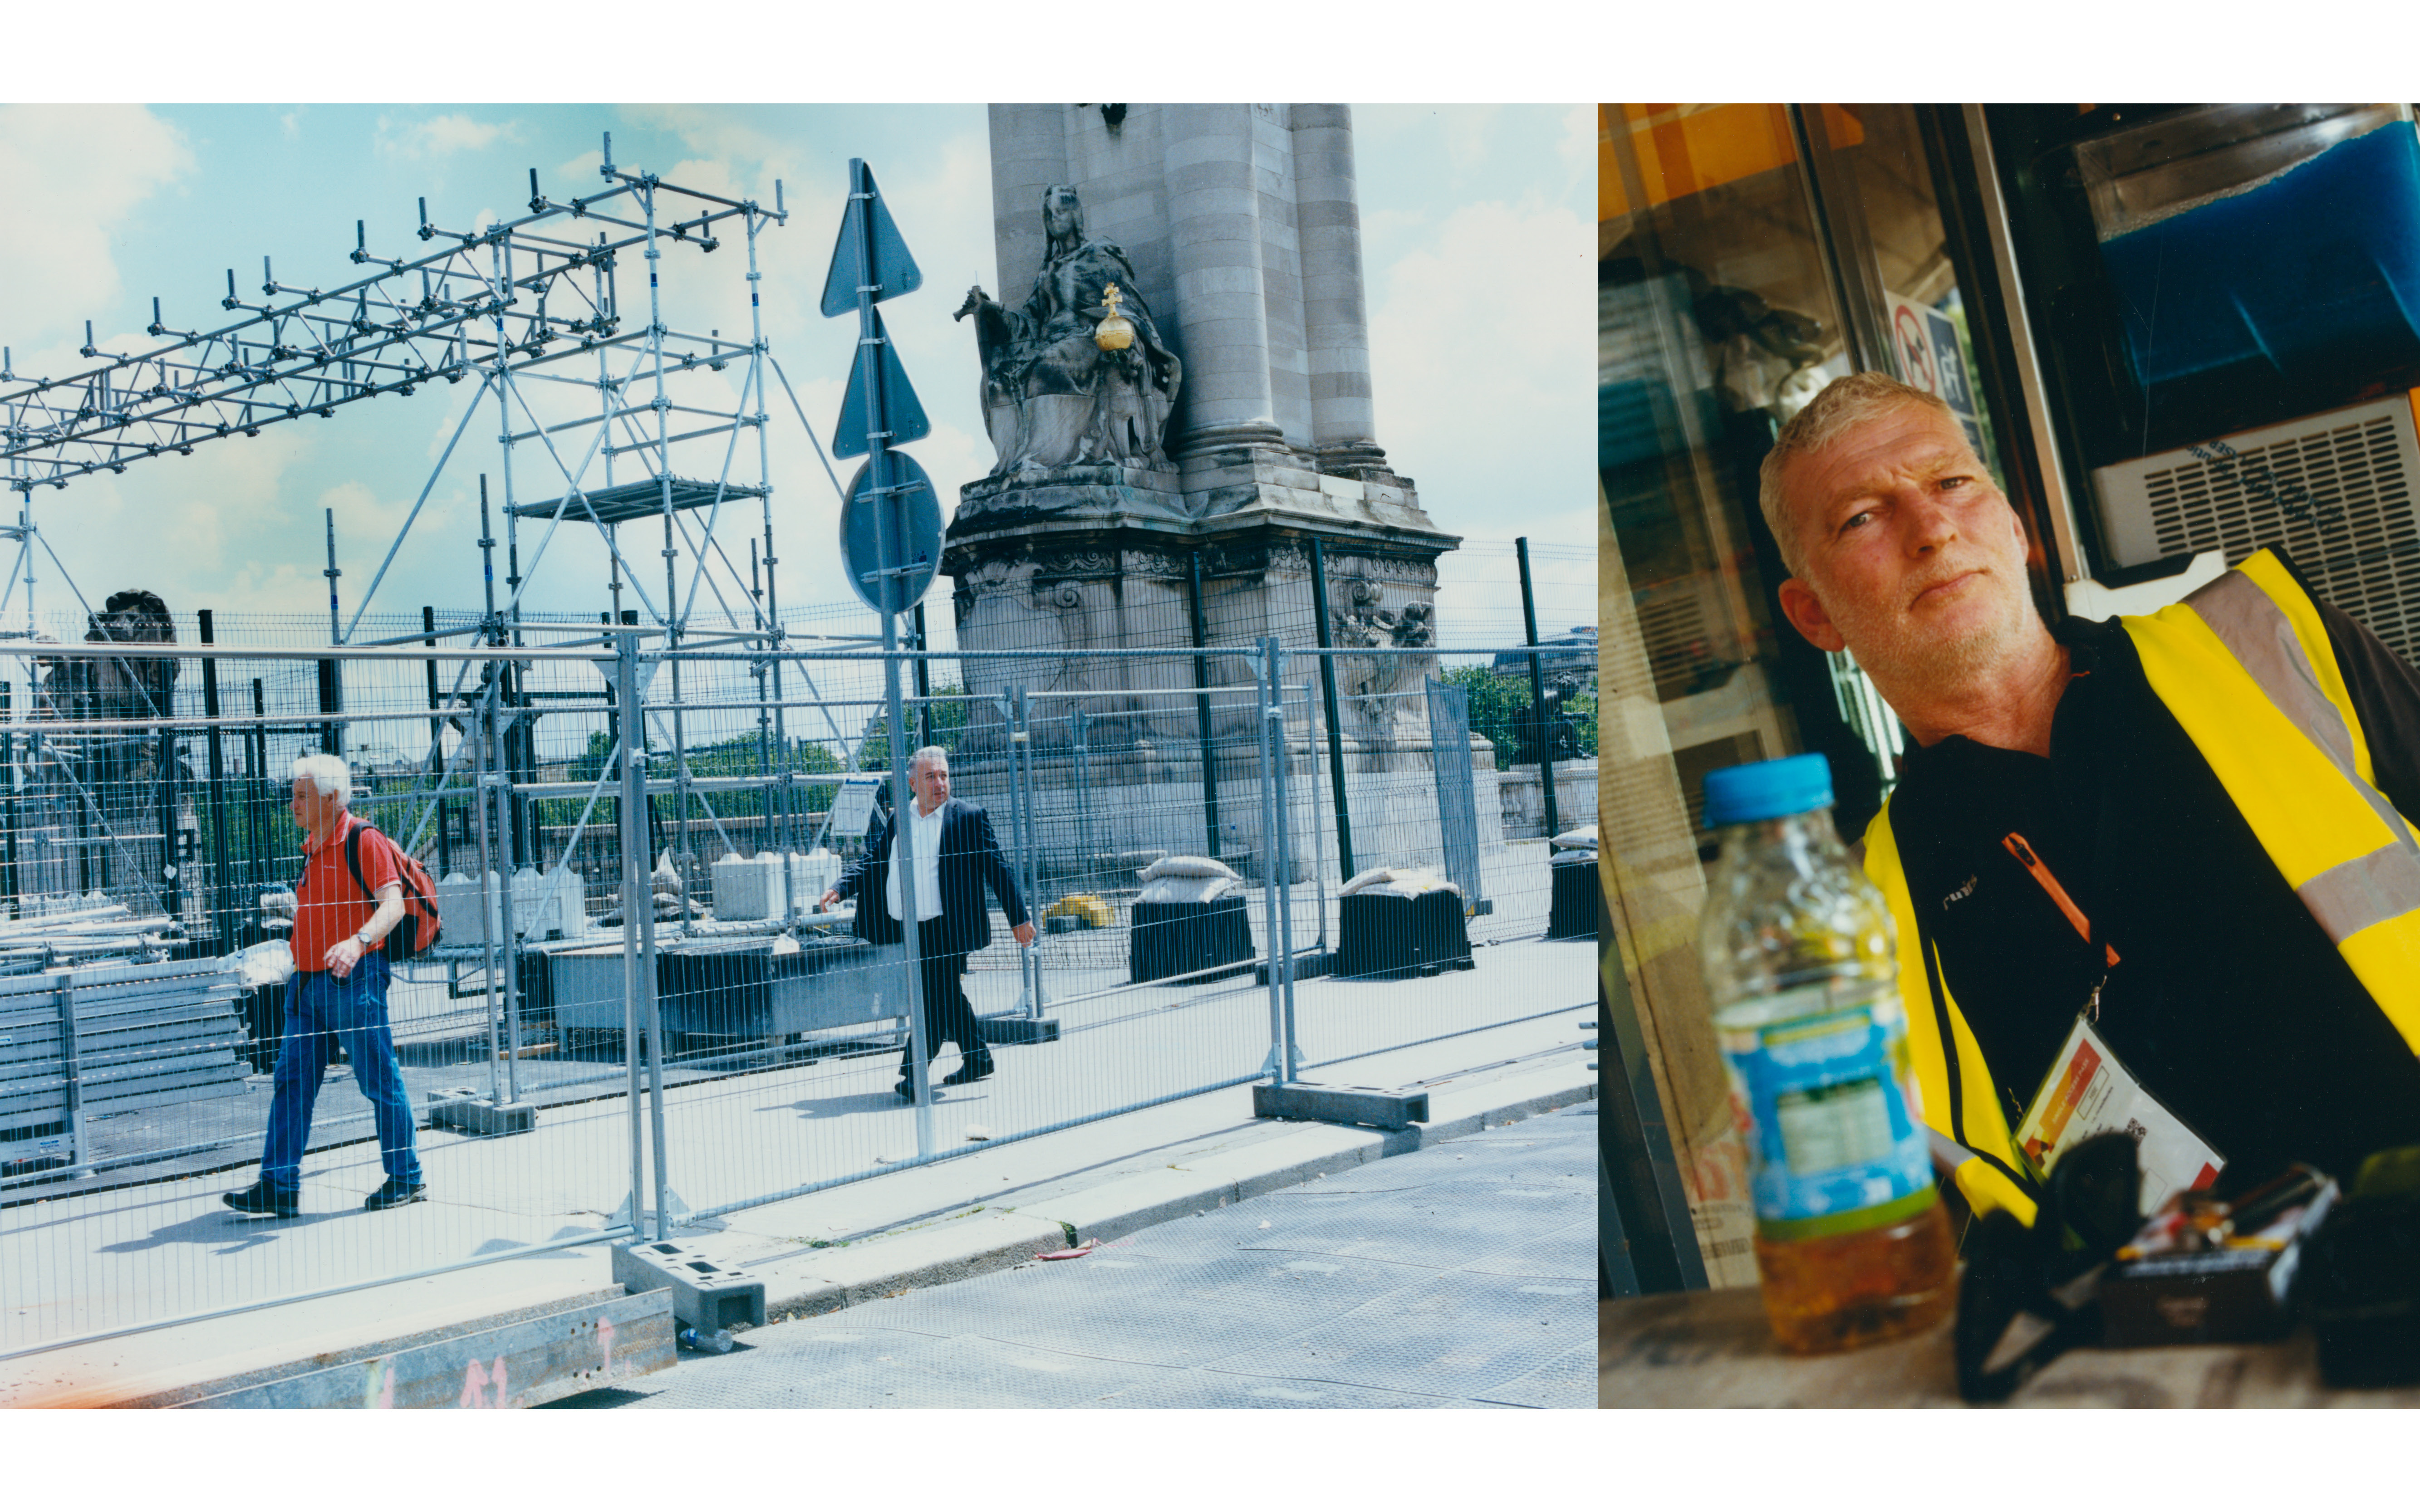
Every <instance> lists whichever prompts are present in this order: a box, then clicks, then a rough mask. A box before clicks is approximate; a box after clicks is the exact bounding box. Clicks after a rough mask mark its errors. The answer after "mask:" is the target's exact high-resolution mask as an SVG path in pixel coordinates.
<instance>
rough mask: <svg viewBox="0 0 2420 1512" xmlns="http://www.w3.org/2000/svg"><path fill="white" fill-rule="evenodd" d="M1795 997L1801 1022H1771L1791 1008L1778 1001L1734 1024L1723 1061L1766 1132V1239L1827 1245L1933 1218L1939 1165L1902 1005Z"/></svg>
mask: <svg viewBox="0 0 2420 1512" xmlns="http://www.w3.org/2000/svg"><path fill="white" fill-rule="evenodd" d="M1788 996H1789V998H1790V999H1792V1000H1793V1001H1792V1002H1791V1004H1790V1007H1792V1008H1795V1009H1798V1010H1800V1011H1797V1012H1794V1013H1793V1012H1791V1011H1782V1012H1779V1013H1771V1012H1770V1010H1772V1009H1775V1008H1780V1007H1781V1006H1782V1001H1781V1000H1780V999H1768V1000H1766V1002H1765V1003H1764V1004H1762V1005H1759V1004H1754V1003H1749V1004H1742V1005H1740V1010H1741V1011H1733V1012H1729V1013H1726V1014H1725V1015H1724V1017H1725V1018H1726V1019H1728V1020H1730V1022H1731V1024H1732V1027H1729V1028H1727V1029H1726V1030H1725V1032H1724V1033H1723V1036H1722V1041H1723V1054H1724V1057H1725V1058H1726V1059H1728V1060H1729V1061H1730V1068H1731V1072H1732V1074H1733V1075H1734V1076H1735V1077H1737V1078H1738V1082H1737V1085H1738V1088H1739V1091H1740V1095H1741V1096H1742V1097H1743V1098H1744V1099H1745V1101H1746V1103H1747V1109H1748V1116H1749V1119H1751V1121H1752V1122H1753V1124H1754V1134H1753V1138H1754V1141H1755V1143H1754V1147H1753V1148H1754V1149H1755V1153H1756V1157H1757V1159H1756V1167H1757V1169H1756V1177H1755V1180H1754V1182H1753V1183H1752V1187H1753V1192H1754V1196H1755V1200H1756V1216H1757V1227H1758V1229H1759V1231H1760V1232H1761V1233H1762V1234H1763V1235H1764V1237H1766V1238H1768V1239H1785V1240H1787V1239H1815V1238H1821V1237H1823V1236H1824V1235H1827V1234H1844V1233H1853V1232H1854V1231H1856V1230H1858V1229H1862V1228H1869V1227H1877V1226H1879V1225H1882V1224H1885V1223H1891V1222H1895V1221H1897V1220H1899V1219H1900V1218H1902V1217H1907V1216H1912V1215H1914V1214H1915V1213H1917V1212H1921V1211H1924V1209H1925V1208H1926V1207H1927V1206H1928V1205H1929V1204H1930V1203H1931V1201H1932V1199H1933V1191H1932V1161H1931V1152H1930V1150H1929V1148H1928V1142H1927V1140H1926V1138H1925V1134H1924V1130H1923V1128H1922V1126H1921V1125H1920V1124H1919V1123H1918V1122H1917V1120H1916V1113H1915V1110H1914V1108H1912V1107H1911V1106H1910V1103H1909V1098H1908V1095H1907V1090H1906V1072H1907V1051H1906V1044H1905V1039H1904V1035H1905V1030H1904V1027H1903V1025H1904V1020H1903V1019H1902V1018H1901V1016H1900V1006H1899V995H1898V993H1897V992H1896V991H1893V990H1888V989H1885V990H1884V991H1882V992H1880V993H1867V994H1865V995H1862V996H1860V997H1857V998H1854V999H1852V1000H1850V1001H1849V1002H1847V1003H1845V1004H1843V1003H1838V1002H1826V1001H1824V1000H1823V995H1822V994H1820V993H1815V994H1797V993H1793V994H1791V995H1788ZM1760 1008H1762V1009H1764V1010H1766V1011H1759V1010H1760ZM1743 1020H1745V1021H1746V1022H1745V1023H1743V1022H1742V1021H1743ZM1760 1021H1761V1022H1760Z"/></svg>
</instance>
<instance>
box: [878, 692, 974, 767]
mask: <svg viewBox="0 0 2420 1512" xmlns="http://www.w3.org/2000/svg"><path fill="white" fill-rule="evenodd" d="M966 691H967V690H966V689H965V688H963V687H959V686H958V685H957V684H955V683H948V684H944V685H943V686H941V687H937V688H935V689H933V697H935V698H937V699H942V700H946V702H940V703H933V704H927V705H926V706H925V707H926V708H927V709H928V710H930V712H931V715H932V725H933V740H932V743H933V744H934V745H936V746H939V747H940V748H942V749H943V750H947V751H955V750H956V749H957V748H958V746H959V744H960V743H961V742H963V741H964V740H965V739H966V733H967V720H968V717H969V715H970V712H971V711H972V709H973V706H974V705H973V701H972V700H970V699H969V698H968V697H967V696H966ZM907 722H908V724H909V725H910V726H917V725H919V724H920V721H919V720H918V718H917V711H916V709H915V708H913V707H912V706H911V707H910V708H909V709H908V710H907ZM917 744H918V745H920V746H921V745H923V741H921V740H920V741H918V742H917ZM857 769H858V770H859V771H861V772H887V771H889V770H891V716H890V715H889V713H887V712H886V713H882V714H877V715H876V716H875V717H874V720H873V722H872V723H870V724H868V725H867V726H866V727H865V744H863V745H862V746H860V747H859V748H858V750H857Z"/></svg>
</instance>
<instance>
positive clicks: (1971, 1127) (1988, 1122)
mask: <svg viewBox="0 0 2420 1512" xmlns="http://www.w3.org/2000/svg"><path fill="white" fill-rule="evenodd" d="M1866 875H1867V876H1868V877H1869V878H1871V879H1872V881H1873V884H1874V886H1875V887H1878V888H1880V889H1881V890H1882V895H1883V901H1884V902H1885V903H1887V904H1889V906H1890V911H1891V922H1892V923H1893V924H1895V925H1896V926H1897V927H1898V935H1899V990H1900V1001H1901V1002H1902V1003H1903V1004H1904V1005H1905V1006H1906V1010H1907V1049H1908V1062H1909V1065H1910V1068H1911V1069H1912V1070H1913V1071H1914V1072H1915V1073H1916V1100H1917V1102H1918V1103H1921V1104H1922V1105H1921V1106H1920V1107H1919V1108H1918V1109H1917V1110H1916V1112H1917V1116H1918V1117H1920V1118H1922V1119H1923V1120H1924V1123H1925V1127H1926V1128H1927V1129H1928V1130H1929V1131H1930V1133H1931V1139H1932V1149H1933V1153H1934V1154H1936V1155H1938V1156H1940V1157H1941V1158H1942V1159H1943V1160H1944V1161H1946V1162H1947V1164H1949V1165H1950V1166H1951V1168H1952V1169H1953V1171H1954V1172H1955V1174H1956V1178H1957V1181H1958V1190H1959V1191H1960V1192H1961V1193H1962V1194H1963V1195H1964V1196H1965V1198H1966V1204H1967V1206H1968V1207H1970V1208H1972V1209H1974V1210H1975V1211H1977V1212H1978V1213H1979V1212H1986V1211H1990V1210H1992V1209H1993V1208H2006V1209H2007V1210H2009V1211H2010V1212H2012V1213H2015V1214H2016V1215H2017V1217H2018V1218H2020V1219H2021V1220H2023V1221H2024V1223H2026V1224H2028V1225H2030V1224H2031V1223H2032V1222H2033V1221H2034V1199H2033V1198H2032V1197H2031V1196H2028V1195H2027V1194H2026V1193H2025V1191H2024V1188H2023V1187H2021V1186H2019V1185H2018V1184H2017V1183H2016V1182H2015V1181H2013V1180H2009V1177H2008V1176H2007V1175H2006V1174H2005V1173H2004V1171H2003V1170H2001V1169H1999V1168H1995V1167H1994V1165H1993V1162H1992V1161H1989V1160H1985V1159H1984V1158H1983V1157H1982V1156H1981V1155H1979V1154H1978V1153H1977V1151H1978V1150H1990V1151H1991V1152H1992V1153H1993V1156H1994V1157H1995V1158H1996V1159H1997V1161H1998V1163H1999V1165H2001V1166H2005V1167H2008V1168H2009V1169H2015V1170H2023V1169H2024V1166H2023V1165H2022V1164H2020V1163H2019V1162H2018V1160H2017V1153H2016V1143H2015V1141H2014V1140H2013V1139H2011V1138H2010V1137H2009V1120H2008V1119H2007V1118H2006V1117H2005V1116H2004V1115H2003V1113H2002V1112H2001V1109H2000V1095H1999V1092H1998V1090H1997V1089H1996V1088H1993V1085H1992V1071H1991V1068H1990V1067H1989V1066H1987V1065H1985V1064H1984V1062H1983V1053H1982V1051H1981V1050H1980V1049H1979V1048H1978V1047H1977V1045H1976V1043H1975V1035H1974V1031H1973V1030H1971V1029H1969V1028H1968V1027H1967V1026H1966V1017H1965V1015H1964V1014H1963V1013H1961V1012H1960V1011H1959V1010H1958V1001H1957V999H1956V998H1955V997H1952V996H1951V995H1950V993H1949V984H1948V982H1947V980H1943V979H1942V977H1941V975H1940V973H1939V971H1938V970H1937V969H1936V968H1935V966H1934V964H1933V963H1932V962H1931V961H1930V960H1928V957H1927V951H1926V950H1925V948H1924V936H1923V934H1922V933H1920V932H1919V931H1918V930H1917V928H1916V908H1915V905H1914V903H1912V901H1911V900H1910V898H1909V895H1908V887H1907V873H1906V872H1905V871H1904V870H1903V869H1902V868H1901V867H1900V859H1899V841H1898V839H1897V837H1895V836H1894V835H1893V834H1892V833H1891V827H1890V806H1889V805H1888V804H1887V803H1885V805H1884V806H1883V810H1882V812H1880V813H1878V814H1876V815H1874V819H1873V823H1872V824H1870V825H1867V826H1866ZM1936 987H1937V988H1939V990H1940V997H1939V1000H1938V1003H1937V1004H1936V1002H1935V1000H1934V996H1933V989H1934V988H1936ZM1945 1020H1947V1033H1946V1035H1945V1033H1944V1029H1943V1022H1944V1021H1945ZM1945 1040H1946V1041H1947V1046H1946V1047H1945V1042H1944V1041H1945ZM1953 1053H1954V1064H1955V1065H1956V1067H1957V1077H1956V1080H1955V1081H1954V1082H1953V1081H1952V1079H1951V1075H1950V1068H1951V1065H1952V1064H1953Z"/></svg>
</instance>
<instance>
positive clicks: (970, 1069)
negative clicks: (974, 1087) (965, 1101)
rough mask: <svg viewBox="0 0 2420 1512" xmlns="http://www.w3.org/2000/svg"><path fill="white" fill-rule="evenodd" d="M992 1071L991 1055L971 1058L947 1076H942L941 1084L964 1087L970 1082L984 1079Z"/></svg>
mask: <svg viewBox="0 0 2420 1512" xmlns="http://www.w3.org/2000/svg"><path fill="white" fill-rule="evenodd" d="M991 1073H992V1064H991V1057H989V1056H985V1057H983V1058H982V1059H981V1060H970V1061H968V1062H967V1063H966V1064H964V1065H962V1066H960V1067H959V1068H958V1069H957V1070H955V1071H954V1072H950V1073H949V1074H948V1075H947V1076H944V1077H942V1078H941V1085H942V1086H943V1087H964V1086H966V1085H967V1083H969V1082H979V1081H982V1080H983V1079H984V1078H985V1077H986V1076H988V1075H990V1074H991Z"/></svg>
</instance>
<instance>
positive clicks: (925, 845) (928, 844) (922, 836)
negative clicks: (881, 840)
mask: <svg viewBox="0 0 2420 1512" xmlns="http://www.w3.org/2000/svg"><path fill="white" fill-rule="evenodd" d="M948 808H949V805H948V804H946V803H945V804H942V805H941V806H940V807H939V808H937V809H935V810H933V811H932V812H931V813H929V814H928V813H926V812H924V811H923V804H922V803H920V802H917V801H915V800H913V799H910V800H909V801H908V804H907V811H908V813H910V814H911V815H913V816H914V817H913V818H912V819H911V820H910V823H912V824H913V825H915V826H916V918H917V920H918V922H920V923H921V922H922V921H923V920H925V919H928V918H940V917H941V815H942V813H943V811H944V810H947V809H948ZM884 886H885V889H886V890H887V891H888V892H889V894H890V903H891V917H892V918H903V919H904V918H907V915H906V914H905V913H903V912H901V910H900V907H899V833H898V831H897V830H896V829H893V830H892V835H891V870H890V872H889V873H888V876H887V880H886V882H885V884H884Z"/></svg>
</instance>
